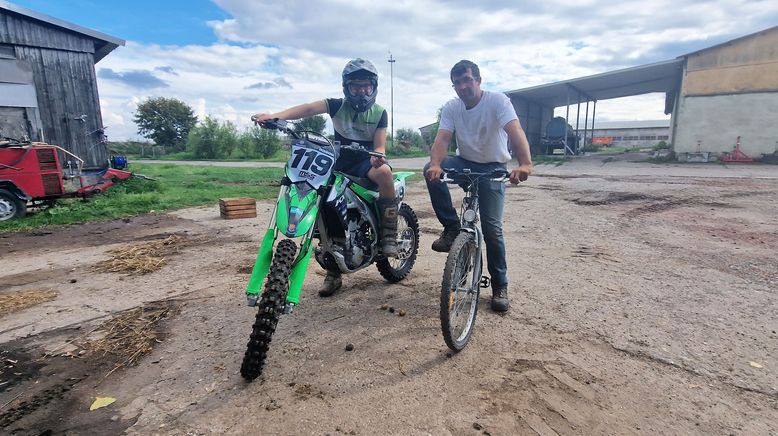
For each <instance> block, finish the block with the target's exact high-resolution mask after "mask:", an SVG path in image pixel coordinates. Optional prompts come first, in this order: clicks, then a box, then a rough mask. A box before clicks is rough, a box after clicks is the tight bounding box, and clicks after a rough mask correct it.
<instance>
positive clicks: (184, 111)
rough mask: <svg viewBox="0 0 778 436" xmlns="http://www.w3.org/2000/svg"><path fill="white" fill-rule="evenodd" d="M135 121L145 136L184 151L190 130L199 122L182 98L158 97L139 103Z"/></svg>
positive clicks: (173, 148)
mask: <svg viewBox="0 0 778 436" xmlns="http://www.w3.org/2000/svg"><path fill="white" fill-rule="evenodd" d="M133 121H134V122H135V124H137V125H138V133H139V134H141V135H142V136H143V137H145V138H148V139H151V140H152V141H154V143H156V144H157V145H161V146H164V147H169V148H171V149H172V150H174V151H182V150H183V149H184V148H185V146H186V138H187V136H188V135H189V131H190V130H191V129H192V128H193V127H194V126H195V125H196V124H197V117H196V116H195V115H194V111H193V110H192V108H191V107H189V106H188V105H187V104H186V103H184V102H182V101H181V100H178V99H175V98H165V97H156V98H149V99H146V100H145V101H143V102H141V103H139V104H138V107H137V109H136V110H135V117H134V119H133Z"/></svg>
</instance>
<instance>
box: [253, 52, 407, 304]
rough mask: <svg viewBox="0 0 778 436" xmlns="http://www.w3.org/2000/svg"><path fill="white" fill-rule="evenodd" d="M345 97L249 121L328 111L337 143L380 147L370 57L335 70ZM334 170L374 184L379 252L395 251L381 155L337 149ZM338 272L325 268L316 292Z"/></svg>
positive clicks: (393, 207) (381, 118)
mask: <svg viewBox="0 0 778 436" xmlns="http://www.w3.org/2000/svg"><path fill="white" fill-rule="evenodd" d="M341 78H342V84H343V95H344V97H345V98H328V99H326V100H319V101H315V102H313V103H306V104H301V105H298V106H294V107H291V108H289V109H285V110H282V111H281V112H277V113H273V114H265V113H262V114H256V115H254V116H252V117H251V119H252V120H254V122H257V123H259V122H261V121H265V120H269V119H273V118H280V119H282V120H296V119H299V118H305V117H311V116H314V115H319V114H323V113H327V114H329V116H330V118H331V119H332V124H333V127H334V128H335V140H336V141H340V143H341V144H351V143H352V142H356V143H358V144H359V145H360V146H362V147H364V148H365V149H367V150H370V151H376V152H379V153H386V126H387V118H388V116H387V114H386V110H385V109H384V108H383V107H381V106H379V105H378V104H376V103H375V98H376V95H377V94H378V71H377V70H376V68H375V66H373V64H372V63H371V62H370V61H367V60H364V59H360V58H357V59H353V60H351V61H349V62H348V63H347V64H346V67H345V68H344V69H343V73H342V75H341ZM335 170H336V171H340V172H343V173H346V174H349V175H352V176H355V177H361V178H368V179H370V180H372V181H373V182H374V183H375V184H376V185H378V193H379V197H378V208H379V213H380V216H381V242H380V247H381V252H382V253H383V254H384V256H387V257H397V197H396V196H395V192H394V179H393V176H392V168H391V167H390V166H389V164H388V163H387V162H386V159H383V158H378V157H370V158H364V157H363V155H362V154H357V153H354V152H351V151H349V150H343V151H342V152H341V155H340V157H339V158H338V161H337V162H336V163H335ZM340 276H341V275H340V272H336V271H328V272H327V277H326V278H325V279H324V284H323V285H322V287H321V289H319V295H320V296H322V297H329V296H331V295H333V294H334V293H335V292H337V291H338V289H340V288H341V286H342V285H343V282H342V280H341V277H340Z"/></svg>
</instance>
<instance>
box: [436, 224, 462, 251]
mask: <svg viewBox="0 0 778 436" xmlns="http://www.w3.org/2000/svg"><path fill="white" fill-rule="evenodd" d="M458 234H459V229H458V228H457V229H445V230H443V233H441V234H440V237H439V238H438V239H436V240H435V242H433V243H432V250H434V251H437V252H439V253H448V250H451V244H453V243H454V239H456V238H457V235H458Z"/></svg>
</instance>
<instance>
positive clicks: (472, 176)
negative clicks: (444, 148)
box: [440, 168, 510, 351]
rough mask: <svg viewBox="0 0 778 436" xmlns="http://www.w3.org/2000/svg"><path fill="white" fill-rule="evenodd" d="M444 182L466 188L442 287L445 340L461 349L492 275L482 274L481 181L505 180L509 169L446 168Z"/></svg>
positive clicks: (470, 332)
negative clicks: (479, 214) (482, 293)
mask: <svg viewBox="0 0 778 436" xmlns="http://www.w3.org/2000/svg"><path fill="white" fill-rule="evenodd" d="M443 171H444V174H443V175H442V177H441V179H440V180H441V182H445V183H448V184H456V185H459V186H460V187H462V188H463V189H464V190H465V196H464V198H463V199H462V208H461V212H460V218H459V220H460V230H459V234H458V235H457V237H456V239H454V242H453V243H452V244H451V249H450V250H449V252H448V257H447V258H446V267H445V269H444V270H443V280H442V284H441V289H440V327H441V329H442V331H443V340H444V341H446V345H447V346H448V347H449V348H450V349H451V350H453V351H460V350H462V349H463V348H465V346H466V345H467V343H468V341H470V336H471V335H472V334H473V328H474V327H475V318H476V314H477V312H478V296H479V294H480V290H481V288H486V287H489V285H490V281H491V280H490V279H489V277H487V276H482V275H481V273H482V271H483V256H482V252H483V244H484V242H483V235H482V234H481V227H480V226H479V225H478V220H479V217H478V184H479V182H480V181H482V180H484V179H489V180H490V181H498V182H505V180H507V179H508V177H509V176H510V173H509V172H508V171H506V170H495V171H492V172H488V173H474V172H471V171H470V170H467V169H465V170H462V171H457V170H454V169H445V168H444V169H443Z"/></svg>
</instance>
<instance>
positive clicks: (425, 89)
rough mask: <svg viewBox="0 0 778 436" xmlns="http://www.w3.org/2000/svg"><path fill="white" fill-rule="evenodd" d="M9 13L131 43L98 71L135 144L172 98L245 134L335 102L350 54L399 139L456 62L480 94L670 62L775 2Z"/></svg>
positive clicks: (625, 116) (436, 95)
mask: <svg viewBox="0 0 778 436" xmlns="http://www.w3.org/2000/svg"><path fill="white" fill-rule="evenodd" d="M12 3H14V4H17V5H19V6H23V7H26V8H29V9H32V10H35V11H38V12H42V13H45V14H48V15H51V16H54V17H56V18H59V19H62V20H65V21H70V22H72V23H75V24H78V25H80V26H83V27H88V28H92V29H95V30H98V31H101V32H103V33H107V34H109V35H111V36H115V37H118V38H122V39H125V40H126V41H127V44H126V46H124V47H119V48H118V49H116V50H115V51H113V52H112V53H111V54H109V55H108V56H106V57H105V58H104V59H103V60H102V61H100V62H99V63H98V64H97V65H96V67H95V69H96V72H97V77H98V88H99V92H100V101H101V108H102V114H103V122H104V124H105V125H106V126H107V127H108V130H107V131H108V134H109V137H110V139H111V140H120V139H126V138H137V136H138V135H137V132H136V126H135V125H134V123H133V122H132V117H133V112H134V110H135V108H136V107H137V105H138V103H139V102H141V101H143V100H144V99H146V98H148V97H157V96H162V97H175V98H178V99H180V100H183V101H184V102H186V103H187V104H189V105H190V106H192V107H193V108H194V109H195V113H196V114H197V115H198V117H200V118H202V117H205V116H206V115H210V116H213V117H215V118H218V119H221V120H229V121H232V122H234V123H235V124H237V125H238V126H239V127H243V126H248V125H249V124H250V121H249V117H250V116H251V114H253V113H256V112H273V111H279V110H282V109H284V108H287V107H289V106H292V105H296V104H300V103H306V102H310V101H314V100H320V99H323V98H327V97H338V96H340V95H341V93H342V90H341V86H340V72H341V70H342V68H343V66H344V65H345V64H346V62H347V61H348V60H349V59H351V58H354V57H362V58H366V59H369V60H372V61H373V63H374V64H375V65H376V67H377V68H378V70H379V72H380V80H379V87H378V90H379V91H378V99H377V101H378V103H379V104H381V105H382V106H384V107H385V108H387V110H389V111H390V115H391V116H393V118H394V126H395V129H398V128H418V127H420V126H423V125H426V124H429V123H431V122H433V121H435V116H436V113H437V110H438V108H440V107H441V106H442V105H443V104H444V103H445V102H446V101H447V100H449V99H451V98H454V97H455V95H454V92H453V90H452V89H451V86H450V83H449V79H448V72H449V69H450V68H451V66H452V65H453V64H454V63H456V62H457V61H459V60H460V59H470V60H473V61H475V62H476V63H478V64H479V65H480V66H481V73H482V77H483V82H484V87H485V88H487V89H489V90H493V91H508V90H515V89H521V88H525V87H529V86H536V85H542V84H545V83H550V82H554V81H559V80H564V79H570V78H576V77H582V76H587V75H591V74H598V73H603V72H606V71H612V70H615V69H620V68H628V67H634V66H638V65H643V64H646V63H652V62H658V61H663V60H668V59H672V58H675V57H677V56H680V55H683V54H685V53H688V52H691V51H695V50H698V49H701V48H704V47H708V46H711V45H714V44H717V43H720V42H723V41H727V40H729V39H732V38H736V37H739V36H743V35H747V34H750V33H753V32H756V31H759V30H764V29H766V28H769V27H772V26H775V25H778V2H777V1H775V0H717V1H699V0H620V1H619V2H612V1H604V0H546V1H543V2H538V1H531V2H530V1H523V0H481V1H477V2H475V1H472V0H467V1H465V0H386V1H383V0H373V1H371V2H344V1H342V0H317V1H315V2H312V1H310V0H285V1H284V2H278V1H269V0H252V1H246V0H211V1H207V0H190V1H186V2H185V1H180V0H157V1H149V0H135V1H111V0H106V1H97V0H66V1H65V0H13V1H12ZM389 51H391V52H392V55H393V56H394V58H395V59H396V63H395V64H394V69H393V79H394V80H393V82H394V106H393V108H392V107H391V106H390V99H389V95H390V89H389V83H390V80H389V79H390V78H389V65H388V63H387V60H388V57H389ZM663 109H664V95H661V94H649V95H644V96H638V97H631V98H624V99H614V100H604V101H600V102H598V104H597V117H598V119H599V120H601V121H607V120H647V119H661V118H666V115H664V113H663ZM560 111H561V113H562V114H563V113H564V108H561V109H558V113H559V112H560ZM571 119H575V115H574V112H573V113H571Z"/></svg>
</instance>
